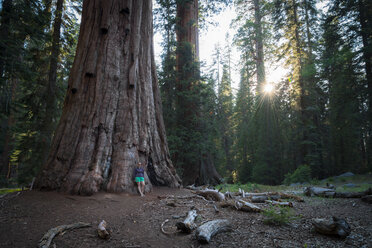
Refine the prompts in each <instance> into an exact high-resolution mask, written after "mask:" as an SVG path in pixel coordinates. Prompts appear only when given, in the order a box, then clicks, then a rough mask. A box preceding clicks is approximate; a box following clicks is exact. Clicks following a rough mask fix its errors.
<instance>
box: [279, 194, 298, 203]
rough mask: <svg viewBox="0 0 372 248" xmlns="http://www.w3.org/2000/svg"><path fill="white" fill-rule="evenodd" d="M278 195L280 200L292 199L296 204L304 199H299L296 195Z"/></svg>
mask: <svg viewBox="0 0 372 248" xmlns="http://www.w3.org/2000/svg"><path fill="white" fill-rule="evenodd" d="M279 195H280V198H282V199H293V200H295V201H297V202H304V199H303V198H302V197H299V196H298V195H294V194H287V193H283V192H279Z"/></svg>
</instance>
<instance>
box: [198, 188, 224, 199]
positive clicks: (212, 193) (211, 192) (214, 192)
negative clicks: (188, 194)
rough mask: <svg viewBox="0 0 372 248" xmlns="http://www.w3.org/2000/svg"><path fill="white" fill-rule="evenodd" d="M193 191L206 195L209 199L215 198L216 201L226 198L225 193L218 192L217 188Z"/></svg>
mask: <svg viewBox="0 0 372 248" xmlns="http://www.w3.org/2000/svg"><path fill="white" fill-rule="evenodd" d="M193 193H194V194H197V195H201V196H204V197H205V198H207V199H209V200H214V201H223V200H225V196H224V194H222V193H220V192H218V191H217V190H213V189H205V190H197V191H194V192H193Z"/></svg>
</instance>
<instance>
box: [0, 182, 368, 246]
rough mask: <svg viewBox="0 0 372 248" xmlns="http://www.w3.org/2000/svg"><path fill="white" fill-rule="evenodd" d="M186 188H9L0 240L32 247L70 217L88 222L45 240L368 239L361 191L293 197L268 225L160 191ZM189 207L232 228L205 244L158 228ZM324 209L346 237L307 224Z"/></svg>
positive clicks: (284, 242)
mask: <svg viewBox="0 0 372 248" xmlns="http://www.w3.org/2000/svg"><path fill="white" fill-rule="evenodd" d="M188 195H190V196H192V195H193V194H192V193H191V191H189V190H186V189H170V188H162V187H160V188H154V190H153V192H151V193H149V194H147V195H146V196H145V197H139V196H136V195H128V194H110V193H103V192H102V193H98V194H96V195H93V196H90V197H82V196H71V195H65V194H61V193H56V192H39V191H25V192H22V193H20V194H19V195H17V193H12V194H9V195H6V196H5V197H2V198H1V199H0V223H1V224H0V247H17V248H18V247H37V245H38V241H39V240H40V239H41V238H42V237H43V235H44V234H45V233H46V232H47V231H48V230H49V229H50V228H53V227H56V226H59V225H65V224H72V223H76V222H87V223H91V224H92V227H89V228H81V229H74V230H70V231H66V232H65V233H63V234H62V235H58V236H57V237H56V238H54V239H53V242H52V245H51V247H74V248H75V247H81V248H83V247H123V248H124V247H128V248H129V247H131V248H142V247H166V248H172V247H189V248H191V247H195V248H196V247H260V248H264V247H296V248H298V247H364V248H368V247H372V205H370V204H367V203H364V202H362V201H361V200H360V199H324V198H317V197H313V198H305V202H301V203H298V202H294V211H295V212H296V214H297V215H299V216H300V218H298V219H297V220H296V221H294V222H292V223H291V224H290V225H286V226H270V225H265V224H263V219H264V216H263V215H262V214H260V213H247V212H241V211H236V210H234V209H232V208H220V207H218V204H213V203H209V202H207V201H205V200H203V199H200V198H185V199H178V200H175V201H174V200H173V199H174V198H173V197H168V198H166V197H167V196H188ZM213 205H216V206H217V207H218V210H219V212H216V211H215V209H214V207H213ZM257 205H260V204H257ZM261 206H265V205H264V204H261ZM190 208H195V209H196V210H197V211H198V214H199V215H200V217H201V218H198V219H197V222H196V223H197V224H198V225H200V224H201V223H203V222H205V221H208V220H213V219H228V220H230V221H231V223H232V226H233V231H232V232H228V233H220V234H217V235H216V236H215V237H213V238H212V240H211V242H210V243H209V244H206V245H201V244H199V243H198V241H197V240H196V239H195V236H194V233H192V234H189V235H185V234H171V235H166V234H164V233H162V231H161V229H160V226H161V224H162V223H163V222H164V221H165V220H166V219H168V220H169V221H168V222H167V223H166V224H165V225H164V230H165V231H167V232H174V231H176V230H175V224H176V222H178V221H180V220H182V218H184V217H185V215H186V213H187V212H188V211H189V210H190ZM330 216H337V217H340V218H344V219H345V220H346V221H347V222H348V223H349V225H350V226H351V228H352V231H351V234H350V235H349V236H348V237H347V238H346V239H339V238H336V237H329V236H324V235H321V234H317V233H315V232H313V231H312V225H311V219H312V218H326V217H330ZM101 220H105V221H106V222H107V223H108V226H109V228H111V229H112V237H111V238H110V239H109V240H102V239H100V238H98V236H97V231H96V230H97V226H98V224H99V222H100V221H101Z"/></svg>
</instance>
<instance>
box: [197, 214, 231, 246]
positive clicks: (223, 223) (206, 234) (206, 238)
mask: <svg viewBox="0 0 372 248" xmlns="http://www.w3.org/2000/svg"><path fill="white" fill-rule="evenodd" d="M229 231H232V227H231V225H230V222H229V221H228V220H224V219H219V220H212V221H208V222H207V223H204V224H203V225H201V226H199V227H198V228H197V229H196V233H195V236H196V239H197V240H198V241H199V242H200V243H209V242H210V240H211V238H212V237H213V236H215V235H216V234H218V233H222V232H229Z"/></svg>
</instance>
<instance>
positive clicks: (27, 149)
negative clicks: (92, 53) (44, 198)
mask: <svg viewBox="0 0 372 248" xmlns="http://www.w3.org/2000/svg"><path fill="white" fill-rule="evenodd" d="M8 2H9V1H8ZM10 2H11V3H12V5H11V9H10V12H9V13H8V14H9V15H8V17H9V22H8V25H9V28H8V29H6V30H4V29H3V28H4V24H5V23H4V19H1V20H0V29H1V30H2V31H1V34H2V35H1V36H0V45H1V47H2V48H1V50H3V47H5V48H4V51H6V53H0V57H1V58H0V60H1V61H2V62H3V61H4V62H5V63H4V64H2V63H0V64H1V65H2V66H1V68H0V69H1V70H2V71H0V96H1V97H0V124H1V129H2V130H4V132H1V134H0V142H1V143H0V153H1V154H0V155H1V157H7V158H8V160H7V161H4V165H3V164H0V171H1V173H4V172H5V173H6V175H8V174H9V176H10V178H7V179H6V180H8V181H9V182H10V181H14V180H16V181H18V183H19V184H23V185H26V184H28V183H30V182H31V180H32V178H33V177H35V175H36V174H37V173H38V171H39V169H40V167H41V165H42V163H43V161H44V160H45V157H46V155H47V154H48V150H49V146H50V141H51V136H52V133H53V130H54V128H55V126H56V124H57V122H58V119H59V116H60V114H61V110H62V104H63V99H64V95H65V90H66V87H67V80H68V75H69V70H70V67H71V66H72V61H73V58H74V55H75V48H76V44H77V38H78V32H79V21H78V18H79V15H80V14H81V8H82V6H81V4H82V1H80V0H68V1H65V8H64V11H63V17H62V19H63V20H62V25H61V37H60V50H61V52H60V56H59V57H58V66H57V82H56V87H55V92H56V95H55V98H54V99H53V101H54V102H55V105H56V106H55V108H54V109H53V111H52V112H48V108H49V107H50V106H48V103H47V102H46V98H47V96H48V95H49V93H48V79H49V76H48V74H49V65H50V58H51V50H52V34H53V30H52V29H51V28H50V27H52V26H53V25H52V24H53V21H54V18H55V17H54V16H53V13H54V10H55V6H54V2H52V1H46V2H45V1H10ZM45 3H46V4H45ZM4 14H5V13H4V11H3V10H1V15H4ZM4 33H5V34H6V35H4V36H3V34H4ZM5 37H7V38H8V39H5ZM49 109H50V108H49ZM47 112H48V113H47ZM46 120H49V121H46ZM46 123H47V124H46ZM46 126H48V127H49V126H50V128H48V130H46V128H45V127H46ZM3 128H4V129H3ZM5 140H9V142H8V143H6V142H5ZM3 152H6V153H7V154H3ZM1 162H3V160H1ZM8 163H9V165H10V167H9V168H10V171H7V169H8ZM3 166H6V171H5V170H3V168H1V167H3Z"/></svg>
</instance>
